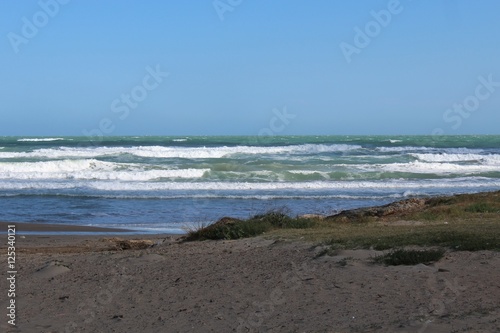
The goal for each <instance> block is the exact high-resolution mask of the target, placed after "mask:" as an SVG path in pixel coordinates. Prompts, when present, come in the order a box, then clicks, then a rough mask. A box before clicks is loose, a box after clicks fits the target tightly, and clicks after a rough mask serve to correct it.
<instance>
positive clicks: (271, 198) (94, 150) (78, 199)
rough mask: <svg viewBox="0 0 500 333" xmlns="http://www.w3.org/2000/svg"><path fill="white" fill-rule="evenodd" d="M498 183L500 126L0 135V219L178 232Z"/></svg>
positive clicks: (487, 188)
mask: <svg viewBox="0 0 500 333" xmlns="http://www.w3.org/2000/svg"><path fill="white" fill-rule="evenodd" d="M498 189H500V136H437V137H432V136H283V137H281V136H276V137H223V136H221V137H165V136H163V137H105V138H101V139H99V138H97V139H96V138H94V140H93V141H90V140H89V138H86V137H52V138H48V137H36V138H35V137H1V138H0V220H7V221H14V222H17V221H19V222H40V223H67V224H77V225H96V226H107V227H127V228H133V229H135V230H141V231H145V232H182V230H183V229H182V228H183V227H185V226H189V225H193V224H195V225H196V224H200V223H203V222H210V221H214V220H216V219H218V218H220V217H222V216H228V215H229V216H235V217H242V218H244V217H248V216H251V215H253V214H258V213H262V212H265V211H267V210H269V209H280V208H285V209H286V210H288V212H289V213H290V214H304V213H321V214H333V213H335V212H338V211H340V210H343V209H349V208H354V207H360V206H369V205H379V204H384V203H388V202H391V201H395V200H398V199H403V198H407V197H414V196H429V195H440V194H455V193H469V192H479V191H490V190H498Z"/></svg>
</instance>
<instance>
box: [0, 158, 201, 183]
mask: <svg viewBox="0 0 500 333" xmlns="http://www.w3.org/2000/svg"><path fill="white" fill-rule="evenodd" d="M208 171H210V170H209V169H193V168H189V169H156V170H155V169H153V170H151V169H148V170H146V169H144V167H143V166H142V165H140V164H126V163H113V162H103V161H98V160H95V159H89V160H61V161H43V162H17V163H5V162H4V163H0V179H17V180H36V179H72V180H79V179H82V180H120V181H148V180H158V179H162V178H167V179H168V178H190V179H193V178H201V177H203V175H204V174H205V172H208Z"/></svg>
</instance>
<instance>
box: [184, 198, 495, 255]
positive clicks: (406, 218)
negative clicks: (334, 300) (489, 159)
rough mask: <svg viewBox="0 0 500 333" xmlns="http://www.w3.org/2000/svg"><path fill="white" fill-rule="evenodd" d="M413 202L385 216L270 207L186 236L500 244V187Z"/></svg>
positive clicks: (347, 245)
mask: <svg viewBox="0 0 500 333" xmlns="http://www.w3.org/2000/svg"><path fill="white" fill-rule="evenodd" d="M410 208H411V209H402V210H394V209H392V210H390V214H388V213H387V215H382V216H378V215H377V214H378V213H380V210H375V212H378V213H373V211H374V210H373V209H371V210H370V209H368V210H366V211H365V210H361V211H357V212H356V214H339V215H336V216H330V217H327V218H319V217H312V218H303V217H295V218H293V217H290V216H288V215H286V214H284V213H283V212H280V211H271V212H268V213H266V214H262V215H256V216H254V217H251V218H250V219H248V220H236V219H228V218H226V220H225V221H224V219H222V220H221V221H222V222H221V221H219V222H217V223H214V224H212V225H210V226H207V227H204V228H200V229H197V230H194V231H192V232H191V233H188V236H187V240H203V239H237V238H244V237H253V236H257V235H261V234H264V235H265V237H272V238H279V239H288V240H304V241H309V242H313V243H320V244H323V245H326V246H329V247H331V248H334V249H337V248H338V249H358V248H362V249H375V250H387V249H396V248H403V247H405V246H421V247H436V246H437V247H443V248H448V249H452V250H462V251H480V250H496V251H498V250H500V191H498V192H487V193H477V194H464V195H456V196H450V197H435V198H428V199H425V203H424V204H423V205H422V206H418V207H416V208H415V207H413V208H412V206H410ZM367 212H368V213H367ZM384 214H385V213H384ZM379 215H380V214H379ZM346 216H347V217H346Z"/></svg>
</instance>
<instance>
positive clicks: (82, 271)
mask: <svg viewBox="0 0 500 333" xmlns="http://www.w3.org/2000/svg"><path fill="white" fill-rule="evenodd" d="M18 225H21V224H18ZM4 226H5V225H2V227H4ZM23 227H25V228H26V229H24V230H29V229H27V225H26V226H25V225H24V224H23ZM32 227H33V228H35V227H36V228H38V229H37V230H39V231H40V230H41V229H40V228H41V226H32ZM21 228H22V227H19V230H22V229H21ZM50 228H54V227H53V226H51V227H49V229H50ZM73 231H74V230H73ZM82 231H84V230H82ZM87 231H88V230H87ZM92 231H95V230H92ZM3 237H7V236H6V235H5V234H4V236H3ZM4 244H5V242H2V245H3V247H2V252H6V248H5V246H4ZM321 250H322V247H321V246H317V245H315V244H311V243H308V242H301V241H287V240H276V239H270V238H266V237H265V236H260V237H255V238H249V239H241V240H232V241H203V242H181V241H180V240H179V236H173V235H158V236H140V235H135V236H131V235H127V236H120V235H119V233H117V235H116V236H99V235H97V236H89V235H83V236H79V235H70V236H68V235H66V236H63V235H57V236H55V235H51V236H46V235H26V236H24V237H22V236H19V235H18V236H17V239H16V254H17V257H16V266H17V272H18V273H17V275H16V297H15V300H16V303H15V304H16V324H17V325H16V327H13V326H12V325H9V324H8V323H7V319H5V318H6V317H5V315H4V319H3V320H2V322H1V323H0V327H1V328H2V331H4V332H39V333H49V332H138V331H141V332H325V333H326V332H328V333H341V332H408V333H410V332H415V333H417V332H418V333H424V332H429V333H431V332H432V333H434V332H443V333H444V332H482V333H483V332H498V331H499V330H500V310H499V309H500V280H499V279H498V276H500V255H499V254H498V252H494V251H478V252H465V251H463V252H450V251H448V252H447V253H446V254H445V256H444V258H442V259H441V260H440V261H438V262H436V263H434V264H431V265H428V266H426V265H423V264H420V265H416V266H383V265H380V264H374V263H373V260H372V259H373V257H374V256H376V255H379V254H380V253H381V252H378V251H374V250H344V251H338V252H337V253H335V254H334V255H331V256H321V257H317V255H318V253H319V252H320V251H321ZM4 281H5V280H4ZM4 283H5V282H2V285H4ZM4 290H5V289H4ZM2 299H4V296H3V297H2ZM2 303H3V304H4V312H5V311H7V310H5V304H6V303H5V301H2Z"/></svg>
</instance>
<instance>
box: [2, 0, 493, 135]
mask: <svg viewBox="0 0 500 333" xmlns="http://www.w3.org/2000/svg"><path fill="white" fill-rule="evenodd" d="M499 15H500V1H498V0H480V1H479V0H413V1H411V0H399V1H398V0H381V1H379V0H372V1H351V0H344V1H340V0H337V1H334V0H317V1H306V0H275V1H270V0H216V1H213V0H204V1H201V0H195V1H181V0H172V1H132V0H126V1H125V0H120V1H119V0H107V1H102V0H85V1H83V0H81V1H77V0H72V1H69V0H39V1H28V0H23V1H14V0H2V1H0V37H1V42H0V78H1V79H0V116H1V120H0V135H49V136H52V135H84V134H85V133H90V132H92V131H103V132H104V134H108V135H238V134H241V135H252V134H255V135H256V134H258V133H259V132H261V131H263V130H264V131H266V130H267V131H270V132H272V133H273V134H277V135H278V134H279V135H286V134H432V132H433V131H436V130H437V131H438V132H439V133H444V134H500V133H499V129H500V20H499ZM167 73H168V75H167Z"/></svg>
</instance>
